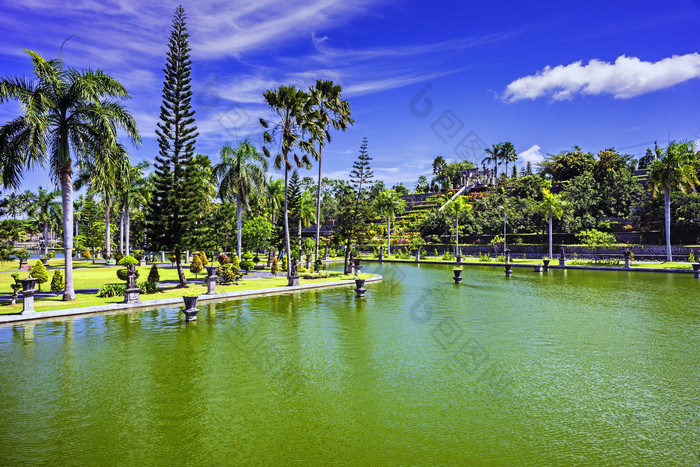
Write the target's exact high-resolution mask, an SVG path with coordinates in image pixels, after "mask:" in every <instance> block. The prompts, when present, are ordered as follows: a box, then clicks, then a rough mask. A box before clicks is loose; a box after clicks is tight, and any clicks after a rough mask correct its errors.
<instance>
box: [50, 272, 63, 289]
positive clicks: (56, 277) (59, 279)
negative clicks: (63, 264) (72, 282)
mask: <svg viewBox="0 0 700 467" xmlns="http://www.w3.org/2000/svg"><path fill="white" fill-rule="evenodd" d="M65 286H66V284H65V282H64V281H63V274H62V273H61V271H60V269H56V270H55V271H54V273H53V277H52V278H51V291H52V292H56V293H58V292H61V291H62V290H63V289H64V287H65Z"/></svg>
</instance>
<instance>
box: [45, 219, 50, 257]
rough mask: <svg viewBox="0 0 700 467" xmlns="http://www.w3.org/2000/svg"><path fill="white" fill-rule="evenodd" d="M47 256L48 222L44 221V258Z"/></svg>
mask: <svg viewBox="0 0 700 467" xmlns="http://www.w3.org/2000/svg"><path fill="white" fill-rule="evenodd" d="M48 254H49V222H48V221H44V258H46V256H47V255H48Z"/></svg>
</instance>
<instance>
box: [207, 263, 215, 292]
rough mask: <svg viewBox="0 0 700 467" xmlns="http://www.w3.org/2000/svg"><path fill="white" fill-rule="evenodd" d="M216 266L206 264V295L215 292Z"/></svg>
mask: <svg viewBox="0 0 700 467" xmlns="http://www.w3.org/2000/svg"><path fill="white" fill-rule="evenodd" d="M216 279H218V277H216V266H207V279H206V283H207V295H214V294H216Z"/></svg>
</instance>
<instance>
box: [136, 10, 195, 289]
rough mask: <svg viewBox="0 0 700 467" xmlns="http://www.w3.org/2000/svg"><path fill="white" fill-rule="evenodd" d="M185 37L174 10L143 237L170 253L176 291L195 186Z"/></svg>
mask: <svg viewBox="0 0 700 467" xmlns="http://www.w3.org/2000/svg"><path fill="white" fill-rule="evenodd" d="M188 39H189V34H188V33H187V27H186V26H185V11H184V9H183V8H182V7H181V6H179V7H177V9H176V10H175V18H174V19H173V27H172V31H171V34H170V41H169V50H168V56H167V63H166V65H165V69H164V70H163V71H164V73H165V81H164V82H163V104H162V105H161V107H160V122H159V123H158V129H157V130H156V134H157V135H158V147H159V151H158V156H156V163H155V165H154V167H155V189H154V192H153V197H152V201H151V203H150V205H149V212H148V222H147V235H148V239H149V241H150V244H151V248H152V249H153V250H174V253H175V258H176V262H177V273H178V278H179V281H180V286H181V287H186V286H187V280H186V279H185V273H184V271H183V268H182V260H181V253H182V251H184V250H187V249H189V246H190V245H189V243H190V241H191V236H190V232H189V227H190V225H189V224H190V219H192V218H194V217H193V212H194V210H195V209H196V208H197V205H196V203H193V200H194V199H195V198H196V194H195V192H194V191H195V187H196V184H194V183H191V182H190V180H189V176H190V174H191V173H192V168H193V157H194V147H195V143H196V138H197V136H198V133H197V127H196V126H195V125H194V111H193V110H192V107H191V100H192V89H191V84H190V82H191V78H190V73H191V67H192V61H191V60H190V47H189V40H188Z"/></svg>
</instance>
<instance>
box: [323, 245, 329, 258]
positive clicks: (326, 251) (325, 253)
mask: <svg viewBox="0 0 700 467" xmlns="http://www.w3.org/2000/svg"><path fill="white" fill-rule="evenodd" d="M323 259H325V260H327V259H328V246H326V249H325V250H324V252H323Z"/></svg>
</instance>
